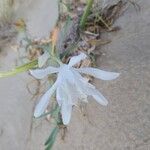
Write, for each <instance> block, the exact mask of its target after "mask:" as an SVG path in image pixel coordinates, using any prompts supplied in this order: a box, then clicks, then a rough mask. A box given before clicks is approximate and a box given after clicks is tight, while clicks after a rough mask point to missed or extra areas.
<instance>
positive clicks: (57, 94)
mask: <svg viewBox="0 0 150 150" xmlns="http://www.w3.org/2000/svg"><path fill="white" fill-rule="evenodd" d="M62 96H63V93H62V90H61V87H60V86H58V87H57V90H56V100H57V103H58V105H59V106H61V105H62Z"/></svg>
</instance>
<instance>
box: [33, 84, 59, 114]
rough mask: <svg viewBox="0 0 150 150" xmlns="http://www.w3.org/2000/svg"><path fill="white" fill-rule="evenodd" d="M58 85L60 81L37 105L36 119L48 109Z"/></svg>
mask: <svg viewBox="0 0 150 150" xmlns="http://www.w3.org/2000/svg"><path fill="white" fill-rule="evenodd" d="M57 85H58V81H56V82H55V83H54V84H53V85H52V87H51V88H50V89H49V90H48V91H47V92H46V93H45V94H44V95H43V96H42V98H41V100H40V102H39V103H38V104H37V106H36V108H35V111H34V117H40V116H41V115H42V114H43V113H44V111H45V109H46V108H47V106H48V104H49V101H50V98H51V96H52V95H53V93H54V92H55V90H56V88H57Z"/></svg>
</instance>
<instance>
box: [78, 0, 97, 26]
mask: <svg viewBox="0 0 150 150" xmlns="http://www.w3.org/2000/svg"><path fill="white" fill-rule="evenodd" d="M93 3H94V0H88V1H87V6H86V9H85V11H84V13H83V15H82V18H81V21H80V28H81V29H84V27H85V23H86V20H87V17H88V15H89V13H90V10H91V8H92V5H93Z"/></svg>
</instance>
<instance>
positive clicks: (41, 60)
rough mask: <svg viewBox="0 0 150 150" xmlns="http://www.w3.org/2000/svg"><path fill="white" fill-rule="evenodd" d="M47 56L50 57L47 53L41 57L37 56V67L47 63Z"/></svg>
mask: <svg viewBox="0 0 150 150" xmlns="http://www.w3.org/2000/svg"><path fill="white" fill-rule="evenodd" d="M49 56H50V55H49V53H48V52H47V51H46V52H45V53H44V54H43V55H41V56H39V58H38V66H39V68H41V67H43V66H44V64H45V63H46V62H47V60H48V58H49Z"/></svg>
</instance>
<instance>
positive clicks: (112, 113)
mask: <svg viewBox="0 0 150 150" xmlns="http://www.w3.org/2000/svg"><path fill="white" fill-rule="evenodd" d="M38 1H39V3H40V2H41V1H40V0H38ZM51 2H53V1H52V0H51ZM137 2H138V4H139V5H140V6H141V11H140V12H136V11H135V9H134V8H133V7H130V8H129V9H128V11H127V12H126V13H125V14H124V15H123V16H122V17H120V18H119V20H118V21H117V22H116V25H119V26H121V27H122V30H120V31H119V32H117V33H111V34H107V35H104V36H105V37H107V38H110V39H112V43H110V44H109V45H107V46H104V47H102V48H101V51H103V52H104V53H105V55H103V56H102V57H101V58H100V59H98V61H97V64H98V66H99V67H100V68H102V69H105V70H109V71H110V70H112V71H117V72H120V73H121V76H120V78H118V79H117V80H115V81H110V82H102V81H99V80H95V85H96V86H97V87H98V89H99V90H100V91H101V92H102V93H103V94H104V95H105V96H106V97H107V98H108V99H109V105H108V107H102V106H100V105H98V104H97V103H96V102H95V101H93V100H92V99H91V100H90V99H89V104H88V105H87V106H86V107H85V108H84V113H85V115H83V114H82V113H81V112H80V111H79V110H78V109H74V112H73V115H72V120H71V123H70V125H69V127H68V131H67V133H66V138H65V140H62V139H61V135H59V136H58V138H57V141H56V143H55V145H54V147H53V149H54V150H66V149H69V150H150V109H149V108H150V76H149V74H150V50H149V49H150V42H149V41H150V20H149V15H150V1H149V0H139V1H137ZM39 3H38V6H39V7H40V4H39ZM53 3H55V2H53ZM43 5H44V4H43ZM43 5H42V7H43V8H44V7H45V9H44V11H46V10H49V7H51V9H50V10H51V12H53V11H54V7H53V5H52V4H50V6H47V5H44V6H43ZM54 5H56V3H55V4H54ZM37 8H38V7H36V6H34V9H33V10H34V11H33V12H35V13H37V12H38V10H36V9H37ZM40 8H41V7H40ZM52 10H53V11H52ZM47 13H49V11H47ZM45 14H46V12H45ZM32 15H33V16H34V14H32ZM44 16H47V15H44ZM44 16H43V15H41V14H40V15H39V16H38V18H39V21H37V22H36V24H35V25H34V19H33V18H34V17H33V18H32V17H31V18H30V17H29V15H27V16H26V17H27V18H28V17H29V18H28V19H27V20H29V24H33V25H34V28H33V29H35V30H32V32H33V33H35V36H36V35H38V33H39V34H40V33H43V34H40V36H46V35H47V32H46V31H49V29H50V27H49V26H48V28H46V27H45V28H43V26H44V25H45V24H47V22H44V23H43V22H41V20H45V21H47V19H46V18H45V19H44V18H43V17H44ZM53 16H54V15H53ZM54 20H55V19H54ZM54 22H55V21H53V24H54ZM29 29H30V27H29ZM43 29H44V31H43ZM46 29H47V30H46ZM37 31H42V32H37ZM44 33H45V35H44ZM8 52H9V53H8ZM3 55H6V57H3ZM15 55H16V54H14V53H13V52H12V51H11V50H6V51H4V52H3V53H2V54H1V56H0V66H1V70H4V69H8V68H10V66H13V65H15V59H14V58H15ZM8 60H9V62H8ZM4 66H5V67H4ZM31 81H33V79H32V78H31V77H29V76H28V75H27V74H21V75H18V76H16V77H12V78H7V79H1V80H0V150H43V149H44V147H43V143H44V141H45V139H46V138H47V137H48V135H49V133H50V131H51V126H52V125H51V124H50V123H49V122H48V121H46V120H33V119H32V113H33V108H34V105H35V101H33V100H31V98H32V95H30V94H29V93H28V91H27V88H26V85H27V83H29V82H31Z"/></svg>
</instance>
